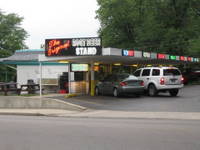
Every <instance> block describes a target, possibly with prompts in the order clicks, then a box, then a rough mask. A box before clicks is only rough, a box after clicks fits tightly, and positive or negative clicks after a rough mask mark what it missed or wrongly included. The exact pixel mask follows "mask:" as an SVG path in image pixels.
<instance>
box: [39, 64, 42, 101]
mask: <svg viewBox="0 0 200 150" xmlns="http://www.w3.org/2000/svg"><path fill="white" fill-rule="evenodd" d="M39 63H40V65H39V73H40V98H42V62H41V61H40V62H39Z"/></svg>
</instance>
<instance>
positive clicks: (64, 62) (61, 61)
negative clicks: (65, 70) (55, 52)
mask: <svg viewBox="0 0 200 150" xmlns="http://www.w3.org/2000/svg"><path fill="white" fill-rule="evenodd" d="M58 63H63V64H68V63H69V61H67V60H59V61H58Z"/></svg>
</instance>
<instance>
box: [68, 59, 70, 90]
mask: <svg viewBox="0 0 200 150" xmlns="http://www.w3.org/2000/svg"><path fill="white" fill-rule="evenodd" d="M70 71H71V70H70V63H69V64H68V94H71V72H70Z"/></svg>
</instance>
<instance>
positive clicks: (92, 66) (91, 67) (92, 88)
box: [90, 63, 95, 96]
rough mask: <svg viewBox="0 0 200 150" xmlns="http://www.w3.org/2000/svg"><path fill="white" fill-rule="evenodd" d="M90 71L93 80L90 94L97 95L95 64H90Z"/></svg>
mask: <svg viewBox="0 0 200 150" xmlns="http://www.w3.org/2000/svg"><path fill="white" fill-rule="evenodd" d="M90 73H91V80H90V95H91V96H94V95H95V83H94V64H93V63H91V64H90Z"/></svg>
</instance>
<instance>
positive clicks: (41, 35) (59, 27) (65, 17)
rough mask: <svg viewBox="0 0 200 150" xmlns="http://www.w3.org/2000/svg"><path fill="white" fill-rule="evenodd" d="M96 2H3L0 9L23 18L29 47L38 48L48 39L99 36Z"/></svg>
mask: <svg viewBox="0 0 200 150" xmlns="http://www.w3.org/2000/svg"><path fill="white" fill-rule="evenodd" d="M97 8H98V6H97V2H96V0H1V2H0V9H1V10H2V11H3V12H5V13H16V14H18V15H19V16H20V17H24V21H23V23H22V25H21V27H23V28H24V29H25V30H26V31H27V32H28V34H29V37H28V39H27V40H26V45H27V46H28V47H29V48H30V49H38V48H40V45H41V44H44V40H45V39H48V38H72V37H91V36H92V37H96V36H97V31H98V29H99V22H98V20H97V19H95V15H96V14H95V11H96V10H97Z"/></svg>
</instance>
